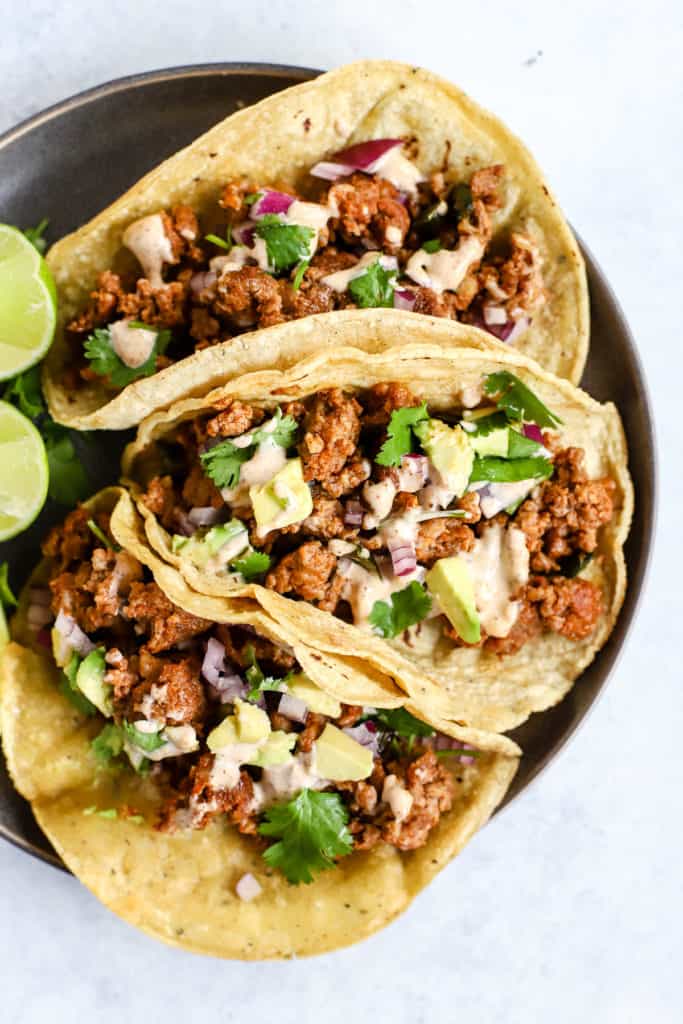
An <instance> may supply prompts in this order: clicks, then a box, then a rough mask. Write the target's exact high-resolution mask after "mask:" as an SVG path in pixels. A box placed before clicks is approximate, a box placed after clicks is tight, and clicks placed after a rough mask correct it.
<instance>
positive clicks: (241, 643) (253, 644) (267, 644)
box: [216, 625, 296, 675]
mask: <svg viewBox="0 0 683 1024" xmlns="http://www.w3.org/2000/svg"><path fill="white" fill-rule="evenodd" d="M216 636H217V638H218V640H220V642H221V643H222V644H223V646H224V647H225V652H226V654H227V656H228V659H229V660H230V661H231V662H233V664H234V665H236V666H237V667H238V668H248V667H249V665H250V664H251V656H250V649H251V652H253V655H254V657H255V658H256V660H257V661H258V663H259V664H260V665H262V666H263V665H265V666H266V668H267V669H268V671H270V670H271V669H273V670H276V671H275V674H277V675H281V674H284V673H286V672H289V671H290V670H291V669H293V668H294V665H295V664H296V660H295V658H294V655H293V654H291V652H290V651H288V650H287V648H286V647H283V646H282V645H279V644H274V643H273V642H272V640H268V639H266V637H264V636H260V635H259V634H258V633H254V632H251V631H246V630H245V631H242V630H240V629H238V628H237V627H232V626H223V625H219V626H217V627H216Z"/></svg>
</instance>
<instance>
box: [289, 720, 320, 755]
mask: <svg viewBox="0 0 683 1024" xmlns="http://www.w3.org/2000/svg"><path fill="white" fill-rule="evenodd" d="M326 722H327V719H326V718H325V716H324V715H318V714H316V713H315V711H309V712H308V714H307V715H306V723H305V725H304V728H303V732H300V733H299V738H298V740H297V745H296V749H297V752H298V753H300V754H307V753H308V752H309V750H310V749H311V747H312V746H313V744H314V743H315V741H316V740H317V739H318V737H319V736H320V734H321V732H322V731H323V729H324V728H325V724H326Z"/></svg>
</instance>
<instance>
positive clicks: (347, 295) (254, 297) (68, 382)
mask: <svg viewBox="0 0 683 1024" xmlns="http://www.w3.org/2000/svg"><path fill="white" fill-rule="evenodd" d="M409 153H410V145H403V143H402V141H401V140H400V139H373V140H368V141H367V142H363V143H360V144H357V145H354V146H352V147H351V148H349V149H347V150H345V151H343V152H341V153H338V154H337V155H336V156H335V157H334V158H333V159H332V160H331V161H326V162H322V163H318V164H316V165H315V166H314V167H312V168H311V170H310V175H309V179H308V186H309V187H308V188H307V190H306V193H305V195H304V194H297V193H295V192H294V191H293V190H292V189H291V188H285V189H284V191H279V190H276V189H273V188H270V187H268V188H266V187H263V185H262V184H260V183H259V182H253V181H247V180H242V179H240V180H237V181H230V182H228V183H227V184H226V185H225V187H224V188H223V190H222V194H221V197H220V199H219V201H218V204H217V205H216V206H215V209H214V210H212V211H209V212H208V213H205V214H204V215H202V216H199V217H198V216H197V215H196V212H195V211H194V210H193V209H191V208H190V207H189V206H183V205H178V206H174V207H172V208H170V209H168V210H160V211H159V212H157V213H152V214H148V215H146V216H144V217H142V218H140V219H139V220H136V221H133V222H131V223H130V224H129V225H128V226H127V227H126V229H125V231H124V233H123V237H122V242H123V245H124V247H125V248H126V249H127V250H128V251H129V253H130V254H132V257H134V259H133V261H132V263H134V266H132V265H131V270H130V271H128V272H125V273H121V274H119V273H114V272H113V271H112V270H111V269H109V270H104V271H102V272H101V273H100V274H99V277H98V282H97V287H96V289H95V290H94V291H93V292H92V294H91V297H90V301H89V303H88V305H87V307H86V308H85V309H83V310H82V311H81V312H80V314H79V315H78V316H77V317H76V318H75V319H73V320H72V321H71V322H70V323H69V324H68V325H67V337H68V340H69V343H70V352H71V361H70V362H69V364H68V365H67V367H66V369H65V371H64V379H63V384H64V386H65V387H66V388H67V390H73V389H75V388H78V387H82V386H83V385H84V384H85V382H93V381H97V380H99V381H101V382H104V383H105V384H106V385H107V387H109V388H111V389H113V390H120V389H122V388H124V387H126V386H127V385H128V384H131V383H132V382H133V381H135V380H137V379H139V378H141V377H146V376H150V375H151V374H153V373H155V372H157V371H158V370H161V369H163V368H164V367H166V366H169V365H170V364H171V363H173V362H176V361H178V360H180V359H183V358H184V357H186V356H189V355H191V354H192V353H193V352H195V351H199V350H202V349H204V348H207V347H209V346H212V345H215V344H217V343H219V342H223V341H227V340H229V339H230V338H231V337H233V336H235V335H236V334H239V333H241V332H244V331H250V330H253V329H255V328H261V327H271V326H273V325H274V324H278V323H283V322H284V321H287V320H294V319H298V318H299V317H304V316H308V315H310V314H313V313H324V312H331V311H333V310H339V309H353V308H361V309H365V308H376V307H395V308H399V309H405V310H412V311H414V312H416V313H428V314H432V315H434V316H440V317H450V318H451V319H454V320H460V321H463V322H465V323H469V324H472V325H475V326H477V327H481V328H483V329H484V330H486V331H489V332H490V333H491V334H492V335H494V336H495V337H496V338H498V339H500V340H502V341H507V342H514V341H515V340H516V338H517V337H518V336H519V335H521V334H522V333H523V332H524V331H525V330H526V328H527V327H528V326H529V325H530V323H531V320H532V318H533V316H534V312H535V311H536V310H537V309H538V308H539V307H540V306H541V305H542V304H543V303H544V302H545V300H546V290H545V288H544V282H543V271H542V266H541V263H542V260H541V257H540V253H539V250H538V248H537V245H536V243H535V242H534V240H533V238H532V237H531V235H530V234H528V233H525V232H524V231H522V230H509V231H507V232H503V233H502V234H501V233H500V232H499V233H498V234H497V235H496V237H495V238H494V231H495V214H496V211H497V210H499V208H500V207H501V206H502V205H503V201H504V195H505V167H504V165H502V164H494V165H492V166H488V167H479V168H476V169H474V170H473V171H472V172H471V173H469V174H468V176H467V178H466V179H465V180H462V181H457V182H455V183H454V182H453V181H452V180H449V179H448V178H447V177H446V175H445V174H444V171H443V170H437V171H435V172H434V173H432V174H430V175H429V176H428V177H427V178H424V177H423V176H422V175H421V173H420V171H419V170H418V168H417V166H416V165H415V164H414V163H412V162H411V160H410V158H409ZM444 169H445V168H444ZM325 179H326V180H325Z"/></svg>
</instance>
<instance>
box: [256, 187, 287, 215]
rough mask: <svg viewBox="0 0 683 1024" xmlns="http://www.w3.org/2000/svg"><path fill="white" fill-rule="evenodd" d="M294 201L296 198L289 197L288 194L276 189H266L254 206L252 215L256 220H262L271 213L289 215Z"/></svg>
mask: <svg viewBox="0 0 683 1024" xmlns="http://www.w3.org/2000/svg"><path fill="white" fill-rule="evenodd" d="M294 201H295V200H294V196H289V195H287V193H286V192H276V191H275V190H274V189H271V188H266V189H264V190H263V192H261V194H260V198H259V199H257V200H256V202H255V203H254V205H253V206H252V208H251V215H252V217H253V218H254V220H261V218H262V217H266V216H267V215H268V214H269V213H287V210H288V209H289V208H290V206H291V205H292V203H293V202H294Z"/></svg>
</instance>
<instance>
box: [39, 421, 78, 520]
mask: <svg viewBox="0 0 683 1024" xmlns="http://www.w3.org/2000/svg"><path fill="white" fill-rule="evenodd" d="M42 434H43V438H44V440H45V451H46V453H47V462H48V466H49V469H50V483H49V486H48V494H49V495H50V497H51V498H52V500H53V501H56V502H57V503H58V504H59V505H71V506H73V505H76V504H77V502H79V501H80V500H81V499H82V498H85V497H86V495H87V494H88V492H89V491H90V481H89V480H88V474H87V473H86V471H85V468H84V467H83V463H82V462H81V461H80V459H79V458H78V456H77V455H76V449H75V447H74V443H73V441H72V440H71V437H70V435H69V431H68V430H67V429H66V427H62V426H60V425H59V424H58V423H54V422H53V421H52V420H49V421H48V422H47V423H44V424H43V428H42Z"/></svg>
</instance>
